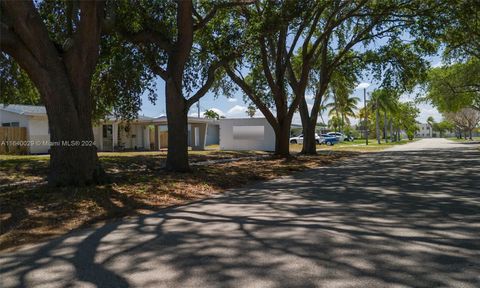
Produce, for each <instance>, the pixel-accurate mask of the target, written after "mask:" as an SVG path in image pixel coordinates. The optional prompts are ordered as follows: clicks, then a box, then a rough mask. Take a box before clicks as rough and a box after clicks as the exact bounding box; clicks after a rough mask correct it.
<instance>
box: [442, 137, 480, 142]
mask: <svg viewBox="0 0 480 288" xmlns="http://www.w3.org/2000/svg"><path fill="white" fill-rule="evenodd" d="M447 139H448V140H451V141H455V142H472V141H480V137H473V140H470V139H467V140H465V138H460V139H458V138H457V137H450V138H447Z"/></svg>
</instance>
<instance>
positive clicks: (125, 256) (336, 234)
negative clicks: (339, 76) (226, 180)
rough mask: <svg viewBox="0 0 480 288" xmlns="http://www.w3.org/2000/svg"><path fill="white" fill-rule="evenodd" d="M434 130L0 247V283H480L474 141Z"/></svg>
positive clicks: (479, 154)
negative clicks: (436, 135) (39, 241)
mask: <svg viewBox="0 0 480 288" xmlns="http://www.w3.org/2000/svg"><path fill="white" fill-rule="evenodd" d="M437 141H438V140H423V141H421V142H417V143H415V144H410V145H411V146H410V147H418V145H420V146H422V145H423V146H424V147H423V148H422V149H423V150H420V151H417V150H415V149H414V150H408V151H406V150H405V148H406V147H408V146H404V148H403V149H402V151H388V152H384V153H375V154H368V155H365V156H362V157H358V158H355V159H352V160H349V161H348V162H342V163H341V164H339V165H337V166H333V167H327V168H320V169H315V170H311V171H307V172H304V173H299V174H295V175H293V176H292V177H289V178H282V179H277V180H275V181H270V182H265V183H259V184H256V185H253V186H249V187H246V188H243V189H238V190H232V191H230V192H228V193H227V194H225V195H223V196H220V197H216V198H212V199H208V200H204V201H201V202H197V203H193V204H190V205H186V206H182V207H178V208H172V209H166V210H163V211H162V212H160V213H156V214H153V215H150V216H147V217H141V218H131V219H127V220H124V221H119V222H115V223H110V224H107V225H105V226H103V227H100V228H98V229H94V230H83V231H77V232H75V233H72V234H69V235H67V236H65V237H62V238H58V239H55V240H53V241H51V242H48V243H46V244H44V245H38V246H32V247H28V248H25V249H22V250H21V251H18V252H16V253H13V254H3V255H2V258H1V261H0V266H1V269H2V271H1V278H0V279H1V280H0V281H1V285H0V286H1V287H480V278H479V277H480V189H479V187H480V173H479V167H480V151H479V150H478V149H477V148H475V147H473V146H469V145H454V144H451V146H448V145H447V144H449V143H448V142H444V141H438V142H437ZM427 143H429V144H428V145H427ZM435 143H438V145H439V146H444V144H445V145H447V146H448V147H446V149H436V146H437V145H436V144H435ZM442 143H443V144H442ZM413 145H417V146H413ZM425 146H429V148H430V149H427V148H428V147H425Z"/></svg>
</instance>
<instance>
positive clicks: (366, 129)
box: [363, 88, 368, 145]
mask: <svg viewBox="0 0 480 288" xmlns="http://www.w3.org/2000/svg"><path fill="white" fill-rule="evenodd" d="M363 110H364V111H365V122H364V123H363V128H364V129H365V145H368V125H367V123H368V110H367V88H363Z"/></svg>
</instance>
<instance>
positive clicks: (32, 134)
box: [27, 117, 50, 154]
mask: <svg viewBox="0 0 480 288" xmlns="http://www.w3.org/2000/svg"><path fill="white" fill-rule="evenodd" d="M27 134H28V137H29V140H30V141H33V142H34V144H33V145H31V146H30V153H32V154H44V153H48V150H50V145H49V142H50V131H49V128H48V120H47V117H29V120H28V128H27Z"/></svg>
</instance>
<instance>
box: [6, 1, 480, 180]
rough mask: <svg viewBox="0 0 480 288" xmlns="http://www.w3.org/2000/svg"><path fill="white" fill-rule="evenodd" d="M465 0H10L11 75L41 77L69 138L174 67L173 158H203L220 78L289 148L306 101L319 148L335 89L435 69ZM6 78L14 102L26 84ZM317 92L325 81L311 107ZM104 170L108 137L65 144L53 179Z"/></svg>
mask: <svg viewBox="0 0 480 288" xmlns="http://www.w3.org/2000/svg"><path fill="white" fill-rule="evenodd" d="M460 2H462V1H459V2H458V3H457V2H455V1H452V3H450V2H449V3H440V4H439V3H433V2H432V3H430V1H426V2H424V1H415V0H407V1H397V0H385V1H370V0H361V1H336V0H316V1H312V0H300V1H289V0H285V1H254V0H232V1H192V0H184V1H173V0H171V1H148V0H145V1H135V2H134V1H130V0H118V1H102V0H99V1H76V0H72V1H39V2H33V1H13V0H1V2H0V3H1V4H0V16H1V17H0V19H1V22H0V25H1V35H2V36H1V38H0V49H1V52H2V55H1V57H2V58H1V60H2V63H6V65H5V66H3V65H2V67H1V68H0V69H1V70H0V71H1V79H2V80H1V81H2V85H4V87H17V88H18V89H28V85H30V87H31V86H35V87H36V89H37V90H38V95H39V98H40V100H39V101H38V102H41V103H42V104H44V105H45V107H46V109H47V115H48V119H49V123H50V128H51V140H52V141H53V142H62V141H92V140H93V133H92V120H94V119H95V118H96V117H102V116H103V115H105V114H106V113H112V112H113V113H115V114H117V115H120V116H122V117H125V118H127V119H129V118H134V117H135V115H136V114H138V111H139V109H140V105H141V101H140V96H141V95H142V94H143V93H149V96H150V97H149V98H150V99H151V100H152V101H155V99H156V97H157V95H156V93H155V87H154V84H153V83H154V79H156V78H157V77H159V78H161V79H163V80H164V81H165V91H164V93H165V97H166V112H167V117H168V130H169V134H168V137H169V139H168V141H169V143H175V145H169V147H168V156H167V163H166V168H167V169H169V170H172V171H181V172H184V171H188V170H189V164H188V152H187V151H188V147H187V114H188V110H189V108H190V107H191V106H192V105H193V104H194V103H196V102H197V101H199V99H200V98H201V97H203V96H204V95H205V94H206V93H207V91H209V90H212V91H214V92H216V93H217V94H224V95H227V96H228V95H231V94H232V93H234V92H235V91H236V90H240V91H241V92H243V94H244V95H245V100H246V101H247V102H249V107H250V108H249V111H250V112H251V113H254V112H253V109H258V110H260V112H261V113H262V114H263V115H264V116H265V117H266V119H267V120H268V122H269V123H270V125H271V126H272V127H273V129H274V131H275V135H276V148H275V152H276V154H278V155H282V156H285V155H288V154H289V141H288V138H289V132H290V125H291V121H292V117H293V115H294V113H295V112H296V111H299V112H300V115H301V119H302V124H303V134H304V144H303V151H302V152H303V153H305V154H314V153H316V147H315V138H314V134H315V127H316V125H317V122H318V121H317V120H318V119H317V118H318V115H319V112H320V109H321V107H322V103H324V99H325V97H326V95H327V94H328V93H329V91H330V93H333V95H336V96H335V99H336V100H337V102H338V101H343V100H344V99H345V98H342V96H341V95H342V93H343V94H344V93H345V91H346V90H348V89H350V88H349V87H348V83H354V82H353V81H352V80H355V79H356V77H358V75H359V74H360V73H361V72H362V71H365V70H366V69H369V70H371V71H372V73H373V76H374V77H375V78H377V79H378V80H380V81H381V83H382V86H384V87H397V89H400V90H408V89H411V88H412V86H413V83H414V81H416V80H418V79H419V78H421V77H422V75H423V74H424V72H425V71H426V68H427V64H426V61H424V60H423V59H422V56H423V55H427V54H431V53H434V52H435V51H436V49H437V46H436V42H438V41H446V40H444V39H443V38H442V35H444V33H445V31H443V30H442V29H443V28H442V29H441V27H444V25H445V24H446V23H449V21H451V20H450V19H449V17H450V16H451V15H450V14H451V13H453V12H451V11H452V10H455V9H457V6H458V5H460ZM473 4H474V5H475V1H473ZM462 5H463V4H462ZM462 7H463V6H462ZM465 9H467V8H465ZM439 15H440V16H439ZM432 19H434V20H435V21H432ZM442 21H443V22H442ZM425 31H435V33H433V34H429V33H430V32H429V33H424V32H425ZM12 69H13V70H12ZM12 71H14V72H15V73H14V72H12ZM25 75H26V76H27V77H25ZM342 79H343V80H342ZM32 83H33V84H32ZM350 85H351V84H350ZM2 90H4V91H5V93H3V91H2V100H3V99H6V100H4V102H5V101H11V100H12V99H14V100H18V96H19V95H20V97H23V96H22V95H23V94H21V93H17V92H12V91H11V89H10V90H9V89H2ZM306 93H311V94H313V105H311V106H310V107H309V105H307V100H306V98H305V94H306ZM5 94H8V95H5ZM27 94H28V93H27ZM27 94H25V97H27V96H26V95H27ZM30 94H31V95H30V96H28V97H32V95H34V93H30ZM347 100H348V99H347ZM379 105H380V104H379ZM336 107H337V108H338V107H343V106H340V105H338V106H336ZM337 110H338V109H337ZM347 110H348V109H344V110H343V111H338V112H339V115H343V117H345V116H347V114H348V111H347ZM387 114H388V113H387ZM344 120H345V119H344ZM342 123H343V121H342ZM103 176H104V173H103V170H102V168H101V167H100V165H99V162H98V158H97V154H96V149H95V147H94V146H88V147H72V146H68V145H60V146H54V147H52V150H51V162H50V172H49V183H50V184H52V185H72V184H74V185H83V184H89V183H96V182H101V181H102V179H103Z"/></svg>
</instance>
